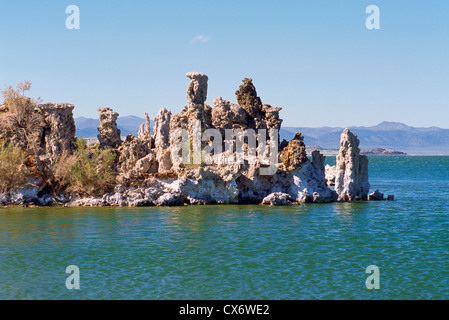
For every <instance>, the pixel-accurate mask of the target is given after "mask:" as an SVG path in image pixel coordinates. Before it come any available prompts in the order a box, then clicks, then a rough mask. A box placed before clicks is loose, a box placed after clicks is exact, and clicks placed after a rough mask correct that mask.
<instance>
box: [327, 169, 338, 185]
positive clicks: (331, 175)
mask: <svg viewBox="0 0 449 320" xmlns="http://www.w3.org/2000/svg"><path fill="white" fill-rule="evenodd" d="M336 169H337V167H336V166H330V165H328V164H327V165H326V166H325V167H324V170H325V172H326V182H327V185H328V186H335V174H336V173H337V172H336Z"/></svg>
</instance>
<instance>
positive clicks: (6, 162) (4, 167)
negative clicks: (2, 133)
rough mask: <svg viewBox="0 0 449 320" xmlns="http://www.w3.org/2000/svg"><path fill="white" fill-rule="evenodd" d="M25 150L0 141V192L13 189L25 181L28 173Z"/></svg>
mask: <svg viewBox="0 0 449 320" xmlns="http://www.w3.org/2000/svg"><path fill="white" fill-rule="evenodd" d="M26 157H27V153H26V151H25V150H23V149H22V148H20V147H18V146H14V145H13V144H12V143H9V144H7V145H6V143H5V142H4V141H2V142H0V193H4V192H10V191H14V190H16V189H18V188H20V187H22V186H23V185H24V184H25V183H26V178H27V176H28V175H29V172H28V170H27V167H26V166H25V164H24V163H25V160H26Z"/></svg>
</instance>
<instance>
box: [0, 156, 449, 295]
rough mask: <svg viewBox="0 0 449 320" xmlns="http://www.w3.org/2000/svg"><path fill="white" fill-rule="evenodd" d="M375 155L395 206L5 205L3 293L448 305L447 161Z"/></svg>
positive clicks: (0, 236) (374, 172) (0, 212)
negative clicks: (374, 273) (74, 269)
mask: <svg viewBox="0 0 449 320" xmlns="http://www.w3.org/2000/svg"><path fill="white" fill-rule="evenodd" d="M369 160H370V164H369V173H370V183H371V185H372V190H374V189H376V188H378V189H380V191H382V192H384V193H385V194H394V195H395V201H385V202H358V203H332V204H307V205H301V206H291V207H266V206H240V205H229V206H186V207H172V208H167V207H149V208H3V209H0V298H1V299H274V300H278V299H289V300H299V299H449V157H370V158H369ZM332 161H335V158H330V159H329V162H332ZM69 265H76V266H78V267H79V270H80V290H68V289H67V288H66V285H65V282H66V278H67V277H68V276H69V274H66V273H65V271H66V267H67V266H69ZM370 265H376V266H378V267H379V269H380V278H379V279H380V289H379V290H375V289H373V290H368V289H367V288H366V285H365V280H366V279H367V277H368V276H369V275H368V274H367V273H365V270H366V268H367V267H368V266H370Z"/></svg>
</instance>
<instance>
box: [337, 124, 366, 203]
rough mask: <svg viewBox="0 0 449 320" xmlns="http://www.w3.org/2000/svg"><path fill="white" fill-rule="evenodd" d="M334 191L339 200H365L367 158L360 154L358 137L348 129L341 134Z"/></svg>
mask: <svg viewBox="0 0 449 320" xmlns="http://www.w3.org/2000/svg"><path fill="white" fill-rule="evenodd" d="M336 161H337V163H336V175H335V191H336V192H337V194H338V199H339V200H340V201H352V200H367V198H368V192H369V187H370V185H369V182H368V158H367V157H366V156H363V155H360V149H359V139H358V138H357V135H355V134H353V133H352V132H351V131H350V130H349V129H345V130H344V131H343V133H342V134H341V140H340V151H339V153H338V155H337V159H336Z"/></svg>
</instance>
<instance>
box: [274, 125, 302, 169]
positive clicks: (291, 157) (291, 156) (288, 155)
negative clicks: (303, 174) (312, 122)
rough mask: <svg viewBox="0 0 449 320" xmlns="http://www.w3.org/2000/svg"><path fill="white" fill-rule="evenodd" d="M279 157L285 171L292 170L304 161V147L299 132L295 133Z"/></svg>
mask: <svg viewBox="0 0 449 320" xmlns="http://www.w3.org/2000/svg"><path fill="white" fill-rule="evenodd" d="M280 157H281V161H282V164H283V165H284V166H285V168H286V169H287V170H293V169H295V168H296V167H298V166H301V164H302V163H304V162H305V161H306V159H307V153H306V145H305V144H304V137H303V136H302V135H301V133H300V132H296V134H295V136H294V138H293V139H292V140H291V141H290V142H289V143H288V145H287V147H285V148H284V150H282V152H281V155H280Z"/></svg>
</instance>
